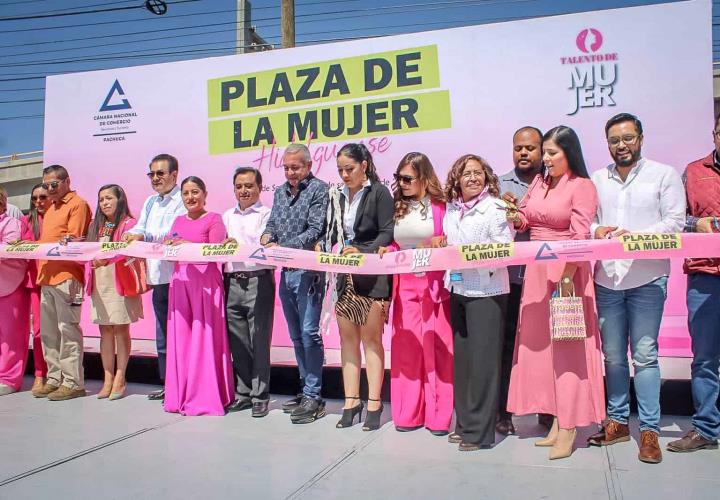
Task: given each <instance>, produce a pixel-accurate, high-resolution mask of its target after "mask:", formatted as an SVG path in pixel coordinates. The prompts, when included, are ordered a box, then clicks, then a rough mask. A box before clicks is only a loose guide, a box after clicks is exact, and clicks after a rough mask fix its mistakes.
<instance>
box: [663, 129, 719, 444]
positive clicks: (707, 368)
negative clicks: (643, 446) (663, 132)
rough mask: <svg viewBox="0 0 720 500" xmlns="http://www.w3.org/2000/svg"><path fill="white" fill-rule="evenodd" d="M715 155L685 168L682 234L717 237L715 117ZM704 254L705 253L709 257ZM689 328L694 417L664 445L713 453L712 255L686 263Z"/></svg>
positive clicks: (715, 311)
mask: <svg viewBox="0 0 720 500" xmlns="http://www.w3.org/2000/svg"><path fill="white" fill-rule="evenodd" d="M713 139H714V142H715V150H714V151H713V152H711V153H710V154H709V155H707V156H706V157H705V158H702V159H700V160H696V161H694V162H692V163H691V164H690V165H688V166H687V169H686V170H685V175H684V181H685V192H686V193H687V220H686V224H685V230H686V231H688V232H693V233H720V197H719V196H718V194H719V193H720V115H718V117H717V118H716V119H715V129H714V130H713ZM708 253H709V252H708ZM684 271H685V274H687V308H688V329H689V330H690V338H691V340H692V352H693V360H692V365H691V387H692V396H693V402H694V403H695V414H694V415H693V419H692V424H693V428H692V429H691V430H690V431H689V432H688V433H687V434H685V436H683V437H682V438H681V439H678V440H676V441H672V442H670V443H668V445H667V449H668V451H674V452H680V453H687V452H693V451H698V450H706V449H707V450H716V449H717V447H718V437H720V409H718V406H717V400H718V392H720V377H718V366H719V365H720V258H718V255H717V254H714V255H710V256H708V257H705V258H701V259H686V260H685V265H684Z"/></svg>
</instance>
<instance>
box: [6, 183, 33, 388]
mask: <svg viewBox="0 0 720 500" xmlns="http://www.w3.org/2000/svg"><path fill="white" fill-rule="evenodd" d="M20 234H21V232H20V221H19V220H17V219H14V218H12V217H10V216H9V215H8V214H7V193H6V192H5V190H4V189H3V188H0V243H14V242H16V241H18V240H19V239H20ZM26 270H27V261H26V260H22V259H0V311H2V319H1V320H0V396H4V395H6V394H11V393H13V392H17V391H19V390H20V386H21V385H22V381H23V375H24V374H25V362H26V361H27V352H28V338H27V336H28V332H29V331H30V300H29V299H30V293H29V292H28V289H27V288H25V272H26Z"/></svg>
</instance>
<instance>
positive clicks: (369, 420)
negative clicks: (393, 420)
mask: <svg viewBox="0 0 720 500" xmlns="http://www.w3.org/2000/svg"><path fill="white" fill-rule="evenodd" d="M368 401H380V400H379V399H370V398H368ZM383 408H384V407H383V404H382V402H381V403H380V408H378V409H377V410H368V411H367V413H366V414H365V423H364V424H363V428H362V430H364V431H376V430H378V429H379V428H380V415H382V412H383Z"/></svg>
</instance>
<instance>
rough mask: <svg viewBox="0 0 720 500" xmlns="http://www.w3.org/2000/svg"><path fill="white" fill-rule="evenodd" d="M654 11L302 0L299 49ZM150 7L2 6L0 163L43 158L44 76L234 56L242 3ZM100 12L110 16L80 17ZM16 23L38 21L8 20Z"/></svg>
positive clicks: (270, 4) (194, 1) (519, 2)
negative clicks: (17, 156) (589, 14)
mask: <svg viewBox="0 0 720 500" xmlns="http://www.w3.org/2000/svg"><path fill="white" fill-rule="evenodd" d="M656 3H665V2H662V1H659V0H606V1H597V0H582V1H580V0H477V1H472V0H469V1H457V0H455V1H452V0H449V1H443V0H387V1H380V0H327V1H320V0H296V2H295V16H296V27H295V32H296V44H297V45H310V44H322V43H330V42H332V41H340V40H348V39H354V38H362V37H370V36H386V35H394V34H400V33H412V32H419V31H428V30H434V29H444V28H453V27H458V26H467V25H474V24H485V23H494V22H503V21H509V20H513V19H523V18H529V17H538V16H550V15H558V14H566V13H571V12H583V11H590V10H598V9H612V8H618V7H630V6H637V5H647V4H656ZM143 4H144V0H125V1H112V0H109V1H104V2H101V1H99V0H0V157H2V156H4V155H10V154H14V153H24V152H31V151H39V150H42V144H43V117H42V115H43V110H44V88H45V80H44V77H45V75H51V74H62V73H71V72H78V71H90V70H98V69H109V68H117V67H125V66H137V65H142V64H154V63H159V62H169V61H180V60H187V59H197V58H201V57H211V56H220V55H229V54H233V53H234V51H235V27H236V23H235V21H236V11H235V9H236V0H169V1H167V4H168V11H167V13H166V14H165V15H162V16H156V15H154V14H152V13H150V12H148V11H147V10H145V9H144V8H143V7H142V5H143ZM251 4H252V19H253V21H252V24H253V25H254V26H256V31H257V33H258V34H259V35H260V36H262V37H263V38H264V39H265V40H267V41H268V42H269V43H271V44H274V45H275V46H276V47H281V45H282V44H281V37H280V1H279V0H276V1H271V0H254V1H252V2H251ZM716 7H720V0H713V17H712V19H708V22H712V23H713V59H714V60H715V61H720V11H718V10H717V9H716ZM107 9H118V10H112V11H107ZM98 10H100V11H104V12H91V13H83V14H74V13H78V12H85V11H98ZM715 12H718V14H715ZM59 14H73V15H59ZM38 16H43V17H38ZM47 16H53V17H47ZM12 17H25V18H28V17H30V18H29V19H19V20H10V19H7V18H12ZM708 64H710V61H708ZM1 160H2V158H0V161H1Z"/></svg>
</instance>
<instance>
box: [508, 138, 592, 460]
mask: <svg viewBox="0 0 720 500" xmlns="http://www.w3.org/2000/svg"><path fill="white" fill-rule="evenodd" d="M543 163H544V168H543V172H542V173H543V174H545V173H546V174H547V175H542V174H541V175H539V176H537V177H536V178H535V180H534V181H533V183H532V184H531V186H530V188H529V190H528V193H527V195H526V196H525V198H524V199H523V201H522V203H521V204H520V210H519V211H518V212H514V213H513V212H509V218H510V219H511V220H513V222H514V225H515V227H516V228H517V229H518V230H519V231H527V230H530V236H531V239H532V240H541V241H558V240H583V239H589V238H590V223H591V221H592V220H593V217H594V216H595V212H596V210H597V204H598V199H597V192H596V190H595V186H594V184H593V183H592V181H591V180H590V179H589V178H588V173H587V169H586V167H585V161H584V160H583V156H582V150H581V148H580V141H579V139H578V137H577V135H576V134H575V132H574V131H573V130H572V129H570V128H568V127H563V126H561V127H556V128H554V129H552V130H550V131H548V132H547V133H546V134H545V136H544V137H543ZM551 246H552V245H551ZM551 251H552V250H548V252H551ZM558 285H560V289H561V293H562V295H563V296H568V295H570V294H571V293H572V291H573V289H574V292H575V294H576V295H577V296H579V297H582V298H583V306H584V313H585V324H586V329H587V338H586V339H585V340H570V341H552V340H551V337H550V306H549V302H550V298H551V297H552V294H553V292H555V291H556V290H557V287H558ZM598 332H599V331H598V324H597V313H596V309H595V289H594V287H593V280H592V268H591V266H590V263H589V262H568V263H563V262H553V261H546V263H542V264H529V265H528V266H527V268H526V270H525V284H524V287H523V295H522V300H521V303H520V319H519V322H518V336H517V342H516V345H515V359H514V363H513V369H512V375H511V377H510V392H509V398H508V408H507V409H508V411H509V412H511V413H514V414H517V415H526V414H529V413H547V414H551V415H553V416H554V417H555V419H554V422H553V426H552V428H551V429H550V433H549V434H548V436H547V437H546V438H545V439H543V440H541V441H538V442H537V443H536V445H537V446H548V447H550V446H551V447H552V449H551V450H550V459H556V458H565V457H567V456H570V454H572V450H573V443H574V441H575V436H576V427H582V426H587V425H591V424H594V423H600V422H601V421H602V420H603V419H604V418H605V394H604V385H603V372H602V356H601V351H600V336H599V333H598Z"/></svg>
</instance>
